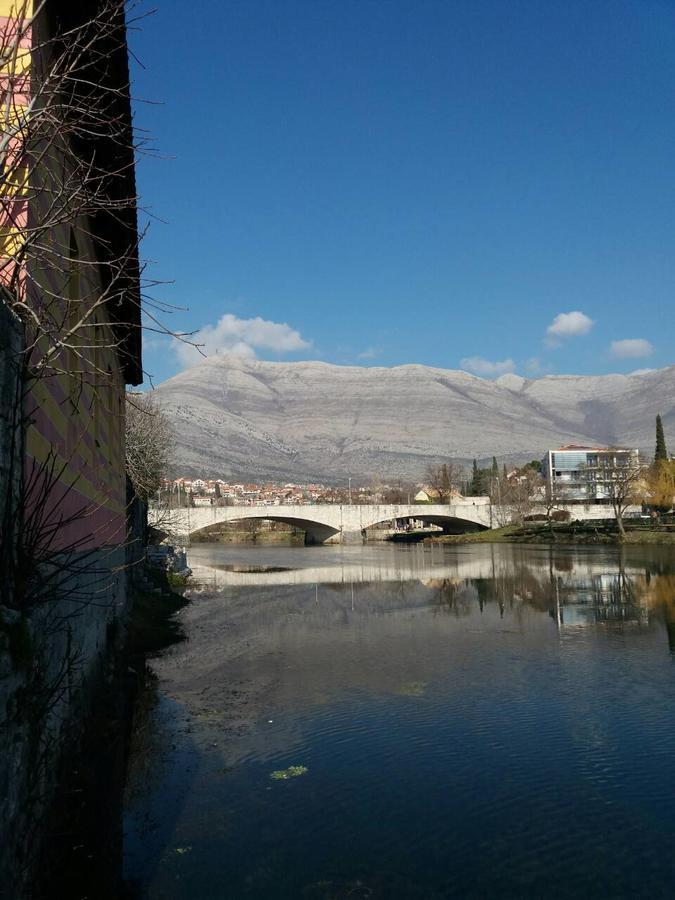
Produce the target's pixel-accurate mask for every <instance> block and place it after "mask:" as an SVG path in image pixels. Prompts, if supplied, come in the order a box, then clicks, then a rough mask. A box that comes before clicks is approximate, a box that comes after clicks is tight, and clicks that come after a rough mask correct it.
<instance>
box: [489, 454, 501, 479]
mask: <svg viewBox="0 0 675 900" xmlns="http://www.w3.org/2000/svg"><path fill="white" fill-rule="evenodd" d="M490 474H491V477H492V478H499V466H498V465H497V457H496V456H493V457H492V471H491V473H490Z"/></svg>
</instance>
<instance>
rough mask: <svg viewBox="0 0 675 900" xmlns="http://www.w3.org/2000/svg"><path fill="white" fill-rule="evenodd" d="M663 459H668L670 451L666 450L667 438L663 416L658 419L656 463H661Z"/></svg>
mask: <svg viewBox="0 0 675 900" xmlns="http://www.w3.org/2000/svg"><path fill="white" fill-rule="evenodd" d="M662 459H668V451H667V450H666V437H665V435H664V433H663V422H662V421H661V416H657V417H656V449H655V450H654V462H660V461H661V460H662Z"/></svg>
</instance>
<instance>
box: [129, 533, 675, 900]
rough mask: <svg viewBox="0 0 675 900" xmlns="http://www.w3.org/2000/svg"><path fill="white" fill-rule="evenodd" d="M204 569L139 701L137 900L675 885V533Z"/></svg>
mask: <svg viewBox="0 0 675 900" xmlns="http://www.w3.org/2000/svg"><path fill="white" fill-rule="evenodd" d="M189 564H190V565H191V567H192V568H193V570H194V576H193V579H192V582H193V583H192V585H191V587H190V590H189V596H190V598H191V603H190V604H189V605H188V606H187V607H186V608H185V609H184V610H183V611H182V613H181V614H180V623H181V626H182V628H183V630H184V633H185V635H186V637H187V640H186V641H185V642H183V643H181V644H177V645H175V646H174V647H172V648H171V649H169V650H167V651H166V652H164V653H163V654H162V655H160V656H159V657H158V658H156V659H155V660H154V661H153V662H152V668H153V671H154V673H155V675H156V681H154V682H151V683H150V685H149V686H148V688H147V689H146V692H145V696H144V697H143V698H141V701H140V703H139V710H138V712H137V715H136V723H135V729H134V737H133V745H132V755H131V765H130V772H129V776H128V783H127V787H126V797H125V814H124V877H125V880H126V884H127V886H128V889H129V896H133V897H138V898H148V900H159V898H162V900H211V898H213V900H216V898H218V900H223V898H228V900H229V898H232V900H240V898H241V900H245V898H256V900H263V898H264V900H277V898H278V900H285V898H293V900H341V898H373V900H399V898H401V900H417V898H420V900H422V898H423V900H436V898H474V897H475V898H501V897H504V898H507V897H508V898H521V897H524V898H542V897H546V898H570V897H583V898H587V897H594V898H604V897H607V898H610V897H611V898H620V897H631V898H632V897H650V898H658V897H672V896H673V894H674V893H675V850H674V847H675V763H674V760H675V668H674V666H675V660H674V658H673V652H674V651H675V560H674V558H673V552H672V549H671V548H669V547H626V548H618V547H592V546H590V547H570V546H565V547H560V548H557V547H553V548H549V547H546V546H517V545H506V544H494V545H489V544H475V545H454V546H423V545H414V546H403V547H401V546H391V545H368V544H366V545H364V546H359V547H348V546H345V547H313V548H304V547H296V548H292V547H289V548H279V547H269V548H246V547H233V546H223V545H215V544H214V545H199V546H198V547H195V548H193V549H192V550H191V551H190V554H189Z"/></svg>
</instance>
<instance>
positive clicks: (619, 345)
mask: <svg viewBox="0 0 675 900" xmlns="http://www.w3.org/2000/svg"><path fill="white" fill-rule="evenodd" d="M610 350H611V352H612V356H616V357H618V358H619V359H638V358H639V357H641V356H650V355H651V354H652V353H653V352H654V348H653V346H652V345H651V344H650V343H649V341H647V340H645V339H644V338H627V339H626V340H625V341H612V344H611V347H610Z"/></svg>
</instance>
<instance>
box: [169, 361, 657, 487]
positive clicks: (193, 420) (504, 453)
mask: <svg viewBox="0 0 675 900" xmlns="http://www.w3.org/2000/svg"><path fill="white" fill-rule="evenodd" d="M155 394H156V397H157V400H158V401H159V403H160V405H161V407H162V408H163V409H164V411H165V412H166V414H167V415H168V416H169V418H170V420H171V422H172V423H173V426H174V429H175V435H176V452H175V459H176V469H177V471H179V472H181V473H184V474H187V475H210V476H212V477H215V476H220V477H223V478H236V479H246V480H248V481H260V480H264V479H269V480H276V481H279V480H282V481H313V480H316V481H323V482H326V483H342V482H344V481H345V480H346V479H347V478H348V477H352V478H353V479H355V480H356V481H358V480H362V481H366V480H371V479H373V478H381V479H382V480H384V481H392V480H395V479H397V478H413V479H418V478H420V477H421V476H422V474H423V472H424V469H425V467H426V466H427V465H428V463H430V462H436V461H439V460H441V459H457V460H463V461H467V462H468V461H470V460H471V459H472V458H473V457H476V458H478V459H479V460H481V459H489V458H491V457H492V456H493V455H495V456H497V458H498V459H499V460H500V461H501V460H504V461H509V462H510V461H514V462H517V461H521V460H526V459H532V458H535V457H539V456H541V455H543V453H544V452H545V451H546V450H547V449H549V448H550V447H556V446H560V445H561V444H567V443H574V444H595V445H597V444H602V445H608V444H609V445H626V446H630V447H637V448H639V449H640V450H641V451H643V452H647V453H648V454H651V452H652V451H653V443H654V419H655V416H656V414H657V413H661V415H662V417H663V420H664V425H665V428H666V436H667V437H668V436H669V435H672V436H673V437H672V439H671V443H672V442H673V441H675V366H669V367H668V368H665V369H658V370H653V371H648V372H642V373H636V374H632V375H602V376H574V375H548V376H545V377H543V378H537V379H526V378H522V377H520V376H517V375H503V376H501V378H498V379H497V380H496V381H488V380H486V379H483V378H479V377H477V376H475V375H470V374H468V373H467V372H462V371H454V370H449V369H438V368H431V367H428V366H421V365H404V366H396V367H393V368H382V367H357V366H336V365H331V364H328V363H323V362H292V363H281V362H263V361H259V360H244V359H237V358H232V357H224V356H213V357H210V358H209V359H206V360H204V361H203V362H201V363H200V364H199V365H197V366H194V367H193V368H191V369H187V370H186V371H184V372H181V373H180V374H179V375H176V376H174V377H173V378H170V379H169V380H167V381H165V382H164V383H163V384H160V385H159V386H158V387H157V389H156V391H155ZM671 449H675V447H673V448H671Z"/></svg>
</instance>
